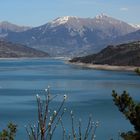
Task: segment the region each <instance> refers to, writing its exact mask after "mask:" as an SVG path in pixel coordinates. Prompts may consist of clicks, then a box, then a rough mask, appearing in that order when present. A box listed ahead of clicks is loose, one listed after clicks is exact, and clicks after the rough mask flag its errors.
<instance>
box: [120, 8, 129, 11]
mask: <svg viewBox="0 0 140 140" xmlns="http://www.w3.org/2000/svg"><path fill="white" fill-rule="evenodd" d="M120 10H121V11H128V8H127V7H122V8H120Z"/></svg>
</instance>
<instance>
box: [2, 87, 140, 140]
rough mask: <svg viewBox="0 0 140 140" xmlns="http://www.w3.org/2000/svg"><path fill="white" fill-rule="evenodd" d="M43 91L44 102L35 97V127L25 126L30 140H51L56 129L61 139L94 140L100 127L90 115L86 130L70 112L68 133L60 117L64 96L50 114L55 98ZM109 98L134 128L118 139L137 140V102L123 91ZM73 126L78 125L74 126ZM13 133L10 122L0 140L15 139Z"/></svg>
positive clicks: (139, 137) (139, 129)
mask: <svg viewBox="0 0 140 140" xmlns="http://www.w3.org/2000/svg"><path fill="white" fill-rule="evenodd" d="M45 91H46V95H45V100H42V99H41V98H40V96H39V95H37V96H36V98H37V107H38V120H37V123H36V124H37V125H35V124H34V125H28V126H26V127H25V128H26V131H27V135H28V138H29V140H52V139H53V136H54V133H55V131H56V129H57V128H58V127H59V128H61V130H62V140H95V137H96V136H95V133H96V129H97V127H98V125H99V122H98V121H97V122H94V121H93V119H92V116H91V115H90V116H89V119H87V120H88V121H87V126H86V128H82V121H81V120H80V119H79V121H78V122H75V119H74V114H73V112H72V111H71V112H70V116H71V130H70V132H67V131H66V130H67V129H66V128H65V126H64V123H63V116H64V114H65V112H66V108H65V107H64V104H65V101H66V99H67V95H64V97H63V100H62V102H61V104H60V106H59V107H58V108H57V110H53V111H51V110H50V103H51V102H52V101H53V99H54V98H56V97H57V95H56V96H51V94H50V90H49V88H48V89H45ZM112 97H113V101H114V103H115V105H116V106H117V107H118V109H119V111H120V112H122V113H123V114H124V116H125V117H126V119H128V120H129V121H130V123H131V124H132V125H133V126H134V131H129V132H122V133H120V137H121V138H122V139H123V140H140V103H136V102H135V101H134V100H133V99H132V97H131V96H130V95H129V94H128V93H127V92H126V91H124V92H123V93H122V94H121V95H118V94H117V93H116V92H115V91H113V92H112ZM76 124H78V125H77V127H76ZM16 132H17V125H15V124H12V123H9V125H8V126H7V128H6V129H3V130H2V131H1V132H0V140H14V139H15V136H16ZM59 139H61V138H59ZM97 139H98V138H97Z"/></svg>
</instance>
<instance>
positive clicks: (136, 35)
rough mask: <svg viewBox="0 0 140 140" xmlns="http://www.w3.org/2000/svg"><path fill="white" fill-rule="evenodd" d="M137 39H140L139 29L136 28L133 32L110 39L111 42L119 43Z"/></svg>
mask: <svg viewBox="0 0 140 140" xmlns="http://www.w3.org/2000/svg"><path fill="white" fill-rule="evenodd" d="M138 40H140V30H137V31H135V32H132V33H129V34H126V35H123V36H119V37H117V38H115V39H114V40H113V41H112V44H119V43H125V42H132V41H138Z"/></svg>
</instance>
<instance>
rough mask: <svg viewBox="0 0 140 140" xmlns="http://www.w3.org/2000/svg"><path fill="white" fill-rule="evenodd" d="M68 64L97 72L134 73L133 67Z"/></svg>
mask: <svg viewBox="0 0 140 140" xmlns="http://www.w3.org/2000/svg"><path fill="white" fill-rule="evenodd" d="M68 63H69V64H72V65H75V66H80V67H84V68H90V69H97V70H112V71H135V69H136V68H138V67H135V66H113V65H106V64H105V65H98V64H85V63H79V62H74V63H71V62H68Z"/></svg>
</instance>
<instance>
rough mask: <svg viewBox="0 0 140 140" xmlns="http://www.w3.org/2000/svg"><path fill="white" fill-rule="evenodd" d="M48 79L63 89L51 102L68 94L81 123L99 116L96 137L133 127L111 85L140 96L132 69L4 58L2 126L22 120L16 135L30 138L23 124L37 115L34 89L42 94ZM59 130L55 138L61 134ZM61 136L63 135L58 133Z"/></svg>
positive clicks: (0, 71)
mask: <svg viewBox="0 0 140 140" xmlns="http://www.w3.org/2000/svg"><path fill="white" fill-rule="evenodd" d="M48 85H50V87H51V92H52V94H60V96H59V98H56V99H55V100H54V102H53V104H52V106H53V107H54V109H56V104H58V103H60V101H61V100H62V99H63V94H65V93H66V94H67V95H68V100H67V103H66V106H67V107H68V108H69V110H73V112H74V114H75V118H77V120H78V118H82V120H83V122H84V123H83V128H84V127H85V122H86V121H87V118H88V116H89V114H92V115H93V118H94V120H95V121H99V122H100V126H99V128H98V130H97V133H96V136H97V138H96V139H97V140H109V138H111V137H112V138H114V139H117V137H118V132H119V131H129V130H131V129H132V127H131V125H130V124H129V122H128V121H127V120H125V119H124V117H123V115H122V114H121V113H120V112H119V111H118V110H117V108H116V106H114V104H113V102H112V97H111V91H112V90H113V89H115V90H116V91H117V92H119V93H122V91H123V90H127V91H129V93H130V94H131V95H132V96H133V97H134V98H135V99H136V100H137V101H140V94H139V91H140V77H139V76H137V75H136V74H135V73H133V72H117V71H104V70H92V69H86V68H81V67H78V66H73V65H69V64H65V63H64V61H62V60H53V59H29V60H28V59H19V60H0V128H4V127H5V124H7V123H8V122H9V121H12V122H15V123H16V124H18V133H17V138H16V139H17V140H27V135H26V131H25V128H24V126H25V125H27V124H29V123H30V124H33V123H34V122H36V120H37V119H36V118H37V106H36V97H35V96H36V94H40V96H43V95H44V89H45V88H47V86H48ZM68 116H69V113H66V114H65V116H64V124H65V126H66V127H68V128H69V127H70V124H71V123H70V118H69V117H68ZM58 135H60V138H61V133H60V132H58V131H57V133H56V136H55V137H54V139H55V140H58ZM60 140H61V139H60Z"/></svg>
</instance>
